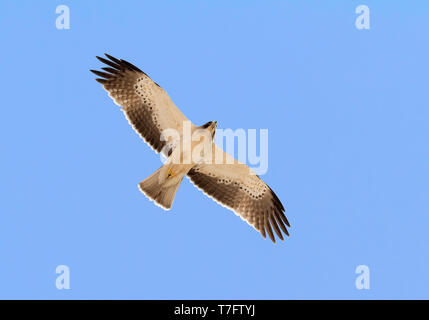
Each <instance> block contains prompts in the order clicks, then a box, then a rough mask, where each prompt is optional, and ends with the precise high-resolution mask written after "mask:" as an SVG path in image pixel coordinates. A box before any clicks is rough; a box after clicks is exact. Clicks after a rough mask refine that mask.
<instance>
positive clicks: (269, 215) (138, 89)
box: [91, 54, 290, 242]
mask: <svg viewBox="0 0 429 320" xmlns="http://www.w3.org/2000/svg"><path fill="white" fill-rule="evenodd" d="M105 55H106V58H107V59H106V58H101V57H97V59H98V60H100V61H101V62H103V63H104V64H106V65H107V66H105V67H103V68H101V69H102V70H103V71H96V70H91V71H92V72H93V73H95V74H96V75H97V76H99V77H100V78H98V79H96V80H97V81H98V82H99V83H101V84H102V85H103V88H104V89H105V90H106V91H107V92H108V93H109V96H110V97H111V98H112V99H113V101H114V102H115V103H116V104H117V105H119V106H121V107H122V111H123V112H124V114H125V116H126V118H127V119H128V121H129V123H130V124H131V126H132V127H133V128H134V130H135V131H137V133H138V134H139V135H140V136H141V137H142V138H143V140H144V141H145V142H146V143H147V144H148V145H149V146H150V147H152V149H154V150H155V151H156V152H157V153H159V152H162V153H163V154H164V155H165V156H166V157H167V161H166V162H165V164H164V165H163V166H161V168H159V169H158V170H157V171H155V172H154V173H153V174H152V175H151V176H150V177H148V178H147V179H145V180H143V181H142V182H140V183H139V188H140V190H141V191H142V192H143V193H144V194H145V195H146V196H147V197H148V198H149V199H150V200H152V201H154V202H155V203H156V204H157V205H159V206H161V207H162V208H164V209H166V210H168V209H170V208H171V205H172V203H173V199H174V196H175V194H176V191H177V189H178V188H179V185H180V183H181V182H182V179H183V177H184V176H188V177H189V179H190V180H191V181H192V182H193V183H194V185H195V186H197V187H198V188H199V189H200V190H201V191H203V192H204V193H205V194H206V195H207V196H209V197H211V198H212V199H214V200H215V201H217V202H218V203H220V204H221V205H223V206H225V207H227V208H228V209H230V210H232V211H233V212H235V213H236V214H237V215H238V216H240V217H241V218H242V219H243V220H245V221H247V222H248V223H249V224H250V225H251V226H253V227H254V228H255V229H256V230H257V231H259V232H260V233H261V234H262V236H263V237H264V238H266V234H267V233H268V236H269V237H270V239H271V240H272V241H273V242H275V237H274V233H275V234H277V236H278V237H279V238H280V239H281V240H283V234H282V231H283V233H284V234H286V235H287V236H289V233H288V230H287V229H286V226H287V227H290V225H289V222H288V220H287V219H286V216H285V214H284V210H285V209H284V207H283V205H282V203H281V202H280V200H279V198H278V197H277V196H276V195H275V193H274V192H273V190H271V188H270V187H269V186H268V185H267V184H266V183H265V182H264V181H262V180H261V179H260V178H259V177H258V176H257V175H256V174H255V173H254V172H253V171H252V170H251V169H250V168H249V167H248V166H247V165H245V164H243V163H240V162H239V161H238V160H236V159H234V158H233V157H231V156H229V155H228V154H226V153H224V152H223V150H222V149H221V148H219V147H217V146H216V144H215V143H214V142H213V138H214V135H215V131H216V127H217V122H216V121H210V122H208V123H206V124H204V125H202V126H199V127H198V126H195V125H193V124H191V123H190V121H189V120H188V119H187V118H186V117H185V116H184V115H183V113H182V112H181V111H180V110H179V109H178V108H177V107H176V106H175V104H174V103H173V101H171V99H170V97H169V96H168V95H167V93H166V92H165V91H164V90H163V89H162V88H161V87H160V86H159V85H158V84H156V83H155V82H153V81H152V80H151V78H149V76H148V75H147V74H146V73H144V72H143V71H141V70H140V69H139V68H137V67H136V66H134V65H132V64H131V63H129V62H127V61H125V60H122V59H121V60H119V59H116V58H114V57H112V56H110V55H108V54H105ZM187 123H189V127H190V130H191V132H192V133H195V132H202V133H207V136H209V146H210V147H209V148H207V149H201V152H200V154H201V156H202V157H203V158H204V159H206V160H207V157H208V159H209V160H212V161H193V160H192V161H189V157H188V159H187V160H188V161H185V158H186V154H185V153H188V154H189V153H191V154H192V152H193V151H194V150H195V148H196V147H197V144H196V142H195V141H190V143H189V146H190V148H188V149H186V148H185V147H183V148H180V147H179V146H180V144H179V143H178V142H177V140H173V139H172V138H171V137H170V138H168V139H166V138H165V136H163V132H165V131H166V130H167V131H168V130H174V131H175V132H177V133H178V138H179V140H180V139H186V137H184V133H183V132H184V127H185V126H186V124H187ZM183 144H185V143H183ZM197 153H198V152H197ZM219 155H220V158H219ZM192 159H193V158H192ZM219 159H221V160H222V161H219ZM273 229H274V232H273Z"/></svg>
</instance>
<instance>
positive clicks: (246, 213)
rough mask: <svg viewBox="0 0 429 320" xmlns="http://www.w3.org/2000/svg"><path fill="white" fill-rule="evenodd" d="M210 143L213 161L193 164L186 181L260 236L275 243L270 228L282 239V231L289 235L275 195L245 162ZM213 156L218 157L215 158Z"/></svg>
mask: <svg viewBox="0 0 429 320" xmlns="http://www.w3.org/2000/svg"><path fill="white" fill-rule="evenodd" d="M213 146H215V147H214V148H213V149H214V151H213V153H214V154H213V160H214V161H212V163H210V164H208V163H202V164H198V165H196V166H194V167H193V168H192V169H191V170H190V171H189V173H188V177H189V178H190V180H191V181H192V182H193V183H194V184H195V185H196V186H197V187H198V188H199V189H200V190H202V191H203V192H204V193H205V194H206V195H207V196H209V197H211V198H213V199H214V200H215V201H217V202H218V203H220V204H221V205H223V206H225V207H227V208H228V209H230V210H232V211H234V212H235V213H236V214H237V215H238V216H240V217H241V218H242V219H243V220H245V221H247V222H248V223H249V224H250V225H251V226H253V227H254V228H255V229H256V230H257V231H259V232H260V233H261V234H262V236H263V237H264V238H265V236H266V233H265V232H267V233H268V235H269V237H270V239H271V240H272V241H273V242H275V238H274V233H273V229H274V231H275V233H276V234H277V236H278V237H279V238H280V239H281V240H283V235H282V231H283V233H284V234H286V235H289V232H288V231H287V229H286V226H288V227H290V225H289V222H288V220H287V219H286V216H285V214H284V211H285V209H284V207H283V205H282V203H281V202H280V200H279V198H278V197H277V196H276V194H275V193H274V192H273V190H271V188H270V187H269V186H268V185H267V184H266V183H265V182H264V181H262V180H261V179H260V178H259V177H258V176H257V175H256V174H254V172H253V171H252V170H251V169H250V168H249V167H248V166H247V165H245V164H243V163H240V162H239V161H237V160H236V159H234V158H233V157H231V156H230V155H228V154H227V153H224V152H223V150H222V149H220V148H219V147H217V146H216V145H215V144H213ZM217 155H220V156H221V157H222V158H218V161H215V158H216V156H217ZM271 227H272V228H273V229H272V228H271Z"/></svg>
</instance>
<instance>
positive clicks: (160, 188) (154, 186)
mask: <svg viewBox="0 0 429 320" xmlns="http://www.w3.org/2000/svg"><path fill="white" fill-rule="evenodd" d="M163 175H165V170H164V168H163V167H161V168H159V169H158V170H157V171H155V172H154V173H153V174H152V175H151V176H150V177H148V178H146V179H145V180H143V181H142V182H140V183H139V188H140V190H141V192H143V193H144V194H145V196H146V197H148V198H149V199H151V200H153V201H154V202H155V203H156V204H157V205H159V206H160V207H162V208H163V209H165V210H169V209H170V208H171V205H172V204H173V200H174V197H175V195H176V192H177V189H179V186H180V183H181V182H182V179H183V176H184V175H183V176H182V178H181V179H178V181H177V183H173V184H172V183H171V182H170V181H166V179H165V178H163Z"/></svg>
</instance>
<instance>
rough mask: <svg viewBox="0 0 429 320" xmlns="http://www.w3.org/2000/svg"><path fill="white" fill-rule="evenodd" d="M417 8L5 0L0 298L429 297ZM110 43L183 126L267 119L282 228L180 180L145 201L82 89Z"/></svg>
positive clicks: (97, 100)
mask: <svg viewBox="0 0 429 320" xmlns="http://www.w3.org/2000/svg"><path fill="white" fill-rule="evenodd" d="M60 4H65V5H68V6H69V8H70V14H71V17H70V29H69V30H58V29H56V26H55V20H56V18H57V14H56V13H55V9H56V6H57V5H60ZM360 4H365V5H367V6H368V7H369V8H370V19H371V20H370V29H369V30H357V29H356V27H355V19H356V17H357V14H356V13H355V9H356V7H357V6H358V5H360ZM428 18H429V3H428V2H427V1H412V2H410V1H372V0H371V1H368V0H367V1H340V0H338V1H329V2H327V1H325V2H321V1H305V3H304V1H254V0H252V1H216V3H213V1H202V0H198V1H180V2H179V1H37V2H36V1H1V2H0V30H1V31H0V42H1V51H0V58H1V59H0V74H1V79H0V87H1V96H2V103H1V117H0V148H1V158H0V164H1V169H0V177H1V182H0V197H1V201H0V298H37V299H40V298H54V299H70V298H79V299H85V298H96V299H102V298H107V299H110V298H119V299H162V298H164V299H211V298H214V299H229V298H231V299H298V298H311V299H318V298H327V299H330V298H339V299H345V298H351V299H370V298H380V299H387V298H395V299H396V298H429V289H428V288H429V250H428V244H429V232H428V225H429V161H428V160H429V148H428V137H429V128H428V120H429V103H428V100H429V99H428V92H429V90H428V79H429V78H428V75H429V60H428V57H429V42H428V31H429V19H428ZM104 52H107V53H110V54H112V55H114V56H117V57H119V58H122V59H126V60H129V61H130V62H132V63H134V64H135V65H137V66H138V67H139V68H141V69H143V70H144V71H145V72H147V73H148V74H149V75H150V76H151V77H152V78H153V79H154V80H155V81H156V82H158V83H159V84H160V85H161V86H162V87H163V88H164V89H165V90H166V91H167V92H168V94H169V95H170V97H171V98H172V99H173V101H174V102H175V103H176V104H177V105H178V106H179V107H180V109H181V110H182V111H183V112H184V114H185V115H187V116H188V117H189V118H190V119H191V120H192V121H193V122H194V123H196V124H203V123H205V122H207V121H209V120H217V121H218V126H219V127H220V128H232V129H237V128H244V129H252V128H253V129H265V128H267V129H269V167H268V172H267V173H266V174H265V175H263V176H262V178H263V179H264V180H265V181H266V182H267V183H268V184H269V185H270V186H271V187H272V188H273V189H274V191H275V192H276V193H277V195H278V196H279V198H280V199H281V200H282V202H283V203H284V204H285V207H286V213H287V216H288V218H289V220H290V222H291V225H292V228H291V230H290V231H291V236H290V238H288V239H287V240H286V241H285V242H280V243H277V244H275V245H274V244H273V243H271V241H270V240H264V239H263V238H262V237H261V236H260V234H259V233H258V232H256V231H255V230H253V229H252V228H251V227H250V226H249V225H247V224H246V223H245V222H243V221H242V220H241V219H240V218H239V217H237V216H235V214H234V213H233V212H231V211H229V210H227V209H225V208H223V207H221V206H219V205H218V204H216V203H215V202H214V201H212V200H211V199H209V198H207V197H206V196H204V195H203V194H202V193H201V192H200V191H199V190H197V189H196V188H194V187H193V185H191V183H190V182H189V181H188V180H187V179H185V180H184V182H183V184H182V185H181V186H180V189H179V191H178V193H177V197H176V199H175V202H174V204H173V209H172V210H171V211H170V212H165V211H163V210H161V209H160V208H158V207H157V206H155V205H154V204H153V203H152V202H150V201H149V200H147V198H146V197H145V196H144V195H143V194H141V193H140V191H139V190H138V188H137V184H138V182H140V181H141V180H143V179H144V178H146V177H147V176H149V175H150V174H151V173H152V172H153V171H155V170H156V169H157V168H158V167H159V166H160V160H159V156H158V155H156V154H155V153H153V151H151V149H150V148H149V147H148V146H147V145H146V144H144V143H143V141H142V140H140V138H139V137H138V135H137V134H136V133H135V132H134V131H133V130H132V129H131V128H130V127H129V125H128V123H127V121H126V120H125V119H124V117H123V115H122V112H120V110H119V107H118V106H116V105H115V104H114V103H113V102H112V101H111V100H110V98H108V96H107V94H106V92H105V91H104V90H103V89H102V88H101V86H100V85H99V84H98V83H97V82H95V81H94V80H93V79H94V76H93V75H92V74H91V73H90V72H89V69H94V68H99V67H101V63H99V62H98V61H97V60H96V59H95V56H96V55H102V54H103V53H104ZM62 264H64V265H67V266H68V267H69V268H70V286H71V288H70V290H58V289H57V288H56V286H55V280H56V277H57V274H56V273H55V269H56V267H57V266H58V265H62ZM358 265H367V266H368V267H369V268H370V290H357V289H356V287H355V279H356V277H357V276H358V275H357V274H355V268H356V267H357V266H358Z"/></svg>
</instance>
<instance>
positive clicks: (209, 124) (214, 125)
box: [200, 121, 217, 137]
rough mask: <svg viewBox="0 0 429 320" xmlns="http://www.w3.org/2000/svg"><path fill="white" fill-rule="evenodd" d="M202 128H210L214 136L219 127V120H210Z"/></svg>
mask: <svg viewBox="0 0 429 320" xmlns="http://www.w3.org/2000/svg"><path fill="white" fill-rule="evenodd" d="M200 128H202V129H207V130H209V131H210V133H211V134H212V137H214V135H215V132H216V128H217V121H209V122H207V123H206V124H203V125H202V126H201V127H200Z"/></svg>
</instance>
